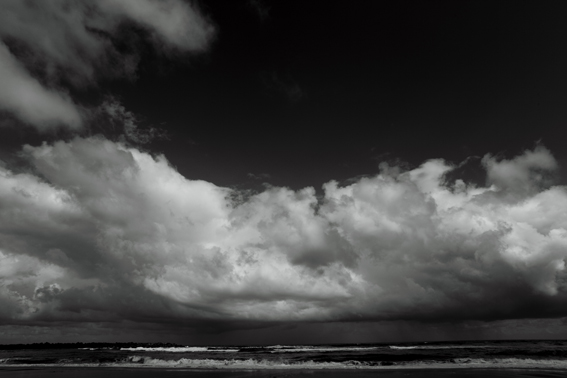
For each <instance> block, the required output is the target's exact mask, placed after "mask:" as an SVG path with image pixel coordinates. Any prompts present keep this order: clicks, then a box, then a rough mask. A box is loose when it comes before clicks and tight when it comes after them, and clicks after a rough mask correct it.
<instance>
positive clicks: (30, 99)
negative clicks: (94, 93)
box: [0, 0, 214, 130]
mask: <svg viewBox="0 0 567 378" xmlns="http://www.w3.org/2000/svg"><path fill="white" fill-rule="evenodd" d="M1 7H2V11H1V12H0V80H1V81H2V83H3V85H2V86H0V108H1V109H3V110H4V111H8V112H10V113H12V114H13V115H14V116H15V117H17V118H19V119H20V120H21V121H23V122H25V123H27V124H30V125H33V126H35V127H37V128H38V129H40V130H44V129H48V128H52V127H54V126H66V127H68V128H72V129H77V128H80V127H81V126H82V123H83V118H84V115H83V113H84V112H83V111H82V110H81V107H80V106H79V105H77V104H76V103H75V102H74V101H72V100H71V99H70V98H69V96H68V95H67V94H66V91H65V88H66V87H67V86H74V87H79V88H83V87H85V86H96V85H97V82H98V80H99V79H100V78H112V77H132V76H133V75H134V74H135V71H136V67H137V63H138V59H139V58H138V51H136V48H135V44H132V43H128V41H127V40H126V39H127V38H128V32H127V31H128V29H129V27H130V26H133V25H135V26H137V27H138V28H141V29H143V30H146V31H147V32H148V33H149V35H150V36H151V37H152V39H153V41H154V46H155V47H156V48H157V49H159V50H165V51H169V50H175V51H181V52H198V51H202V50H204V49H206V48H207V47H208V45H209V43H210V40H211V38H212V37H213V35H214V28H213V26H212V25H211V24H210V23H209V22H208V21H207V20H206V19H205V18H204V17H203V16H202V15H201V13H200V12H199V11H198V10H197V9H196V8H195V7H194V6H193V5H191V4H190V3H188V2H185V1H182V0H135V1H132V0H97V1H69V0H53V1H51V0H50V1H39V0H33V1H20V0H6V1H3V2H2V5H1ZM117 43H122V44H126V45H127V46H128V48H126V49H124V48H122V49H119V48H117ZM133 46H134V47H133Z"/></svg>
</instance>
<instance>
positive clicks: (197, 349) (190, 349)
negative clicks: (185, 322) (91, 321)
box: [120, 347, 239, 353]
mask: <svg viewBox="0 0 567 378" xmlns="http://www.w3.org/2000/svg"><path fill="white" fill-rule="evenodd" d="M120 350H127V351H133V352H170V353H190V352H238V351H239V349H230V348H209V347H167V348H164V347H133V348H120Z"/></svg>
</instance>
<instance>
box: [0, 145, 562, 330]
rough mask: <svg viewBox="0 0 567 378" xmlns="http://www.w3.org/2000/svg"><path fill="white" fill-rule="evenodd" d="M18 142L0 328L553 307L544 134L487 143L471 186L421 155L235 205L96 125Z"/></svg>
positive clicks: (555, 235) (6, 224) (8, 195)
mask: <svg viewBox="0 0 567 378" xmlns="http://www.w3.org/2000/svg"><path fill="white" fill-rule="evenodd" d="M23 154H24V155H25V156H26V157H27V159H28V161H29V163H30V165H31V167H32V168H33V170H31V171H28V172H27V173H15V172H12V171H10V170H9V169H7V168H5V167H4V168H0V169H1V172H0V177H1V179H0V254H1V258H2V265H1V268H0V269H1V273H2V274H1V277H2V283H3V285H1V286H0V302H2V306H0V308H1V309H2V310H1V311H2V312H1V313H0V317H2V319H3V322H4V323H10V322H12V323H15V324H16V323H17V324H21V323H22V322H23V323H26V324H36V323H37V322H50V321H54V320H57V321H64V320H68V321H69V320H73V321H82V322H90V321H94V320H96V321H116V320H120V319H121V320H133V321H140V322H141V321H145V322H147V321H156V319H160V321H163V320H167V321H168V322H170V323H171V322H176V321H191V320H194V321H197V320H217V321H234V320H240V321H247V320H254V321H268V320H269V321H287V320H299V321H304V320H372V319H418V320H419V319H431V318H435V319H499V318H504V319H505V318H509V317H514V318H518V317H520V318H521V317H533V316H551V315H554V316H558V315H561V316H565V315H567V313H566V312H565V310H564V309H565V304H566V303H567V298H566V296H565V293H566V290H567V288H566V286H565V284H566V280H565V278H566V275H565V264H564V259H565V257H566V256H567V191H566V188H565V187H562V186H551V181H549V180H542V179H541V177H544V176H545V177H550V176H551V175H552V173H553V172H552V171H553V170H554V169H556V168H557V163H556V162H555V159H554V158H553V156H552V155H551V154H550V153H549V151H548V150H546V149H545V148H543V147H538V148H536V149H534V150H533V151H526V152H525V153H524V154H523V155H521V156H519V157H517V158H515V159H512V160H498V159H496V158H494V157H491V156H488V155H487V156H486V157H485V158H484V159H483V164H484V166H485V167H486V170H487V186H486V187H476V186H474V185H472V184H467V183H466V182H464V181H462V180H457V181H456V182H455V183H454V184H447V183H446V180H445V177H446V174H447V173H449V172H451V171H452V170H453V169H454V168H455V167H454V166H452V165H450V164H448V163H446V162H444V161H443V160H430V161H427V162H425V163H424V164H422V165H421V166H420V167H418V168H415V169H413V170H409V171H404V170H403V169H401V168H400V169H387V170H383V171H382V172H381V173H380V174H378V175H376V176H374V177H367V178H362V179H359V180H358V181H357V182H354V183H352V184H350V185H347V186H340V185H338V184H337V183H336V182H329V183H327V184H325V185H324V196H323V197H322V198H318V197H317V196H316V193H315V190H314V189H313V188H305V189H303V190H299V191H293V190H290V189H287V188H282V187H272V188H270V189H267V190H265V191H263V192H260V193H257V194H255V195H252V196H251V197H249V198H247V199H245V200H243V199H242V198H243V197H242V196H241V195H240V194H239V193H238V192H236V191H235V190H233V189H228V188H221V187H218V186H216V185H214V184H212V183H208V182H204V181H193V180H187V179H186V178H184V177H183V176H181V175H180V174H179V173H178V172H176V171H175V169H173V168H172V167H171V166H170V165H169V164H168V162H167V160H166V158H165V157H164V156H161V155H160V156H151V155H149V154H147V153H144V152H141V151H139V150H137V149H135V148H131V147H126V146H124V145H122V144H120V143H115V142H111V141H108V140H106V139H104V138H102V137H99V138H88V139H82V138H77V139H74V140H72V141H70V142H56V143H54V144H52V145H49V144H43V145H41V146H36V147H33V146H25V147H24V149H23ZM532 171H537V172H538V173H537V174H532ZM30 172H34V173H30ZM518 180H519V181H518ZM520 181H521V182H520ZM520 184H521V187H526V186H527V187H529V188H532V189H531V190H529V191H527V190H518V189H519V188H520V186H518V185H520ZM532 303H539V304H546V305H545V306H539V307H537V308H534V307H531V308H530V304H532Z"/></svg>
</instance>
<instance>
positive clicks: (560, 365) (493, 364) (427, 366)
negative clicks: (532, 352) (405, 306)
mask: <svg viewBox="0 0 567 378" xmlns="http://www.w3.org/2000/svg"><path fill="white" fill-rule="evenodd" d="M197 361H198V360H193V362H194V364H184V363H173V362H171V363H161V364H144V363H119V364H113V363H100V364H94V363H93V364H89V363H86V364H0V371H2V370H9V369H22V368H26V369H47V368H49V369H58V368H62V369H82V368H85V369H132V370H146V369H172V370H188V371H198V370H206V371H230V370H234V371H251V370H253V371H264V370H281V371H296V370H313V371H319V370H322V371H330V370H342V371H359V370H371V371H373V370H381V371H382V370H450V369H455V370H473V369H497V370H498V369H528V370H529V369H546V370H548V369H550V370H565V371H567V359H565V360H559V359H554V360H551V359H550V360H521V359H514V358H507V359H501V360H499V361H489V360H479V361H474V360H471V361H468V362H456V363H455V362H416V363H399V364H392V365H389V364H388V365H365V364H363V363H357V364H355V363H352V364H348V363H333V362H330V363H308V362H305V363H301V364H289V365H287V364H280V365H276V364H274V365H261V364H258V365H251V364H247V363H241V364H238V363H230V364H226V363H225V364H221V363H218V364H215V365H206V364H204V363H203V364H199V363H198V362H197ZM219 362H221V361H219Z"/></svg>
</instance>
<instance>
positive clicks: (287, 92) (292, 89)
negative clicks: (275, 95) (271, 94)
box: [261, 72, 305, 102]
mask: <svg viewBox="0 0 567 378" xmlns="http://www.w3.org/2000/svg"><path fill="white" fill-rule="evenodd" d="M261 77H262V80H263V81H264V85H266V87H267V88H269V89H271V90H273V91H276V92H279V93H280V94H283V95H284V96H285V97H286V98H287V99H288V100H289V101H291V102H298V101H300V100H301V99H302V98H303V97H304V95H305V94H304V92H303V90H302V89H301V87H300V86H299V84H298V83H297V81H295V80H294V79H293V77H292V76H291V75H290V74H286V75H279V74H278V73H276V72H270V73H267V72H264V73H263V74H262V76H261Z"/></svg>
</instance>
